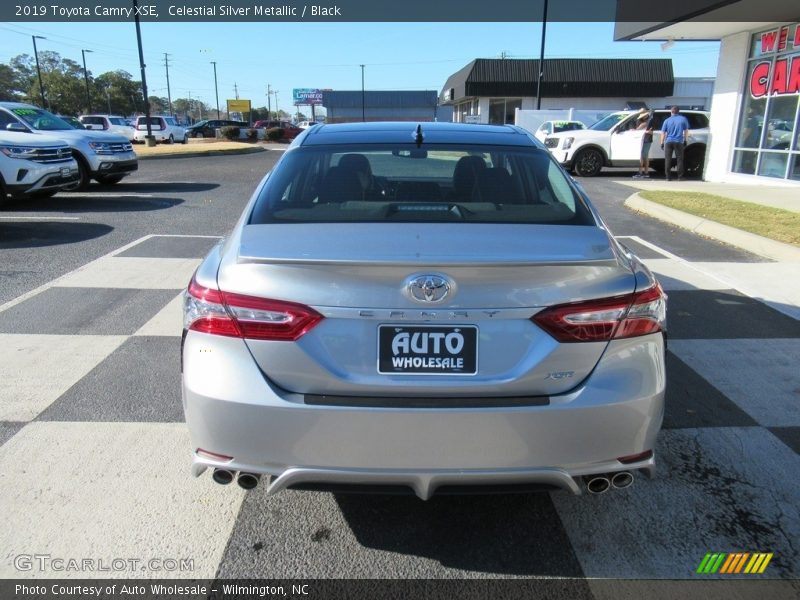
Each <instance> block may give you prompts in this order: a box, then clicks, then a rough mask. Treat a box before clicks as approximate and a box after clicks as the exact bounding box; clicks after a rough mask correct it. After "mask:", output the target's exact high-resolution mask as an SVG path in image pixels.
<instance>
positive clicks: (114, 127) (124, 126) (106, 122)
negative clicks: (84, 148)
mask: <svg viewBox="0 0 800 600" xmlns="http://www.w3.org/2000/svg"><path fill="white" fill-rule="evenodd" d="M78 120H79V121H80V122H81V124H83V126H84V127H85V128H86V129H93V130H98V131H110V132H111V133H118V134H120V135H124V136H125V137H126V138H128V141H129V142H132V141H133V136H134V133H136V129H134V128H133V127H132V126H130V125H128V122H127V121H126V120H125V117H119V116H116V115H82V116H80V117H78Z"/></svg>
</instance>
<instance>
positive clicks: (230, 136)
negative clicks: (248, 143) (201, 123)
mask: <svg viewBox="0 0 800 600" xmlns="http://www.w3.org/2000/svg"><path fill="white" fill-rule="evenodd" d="M240 132H241V129H240V128H239V127H235V126H227V127H220V129H219V133H220V135H221V136H222V137H224V138H225V139H226V140H238V139H239V135H240Z"/></svg>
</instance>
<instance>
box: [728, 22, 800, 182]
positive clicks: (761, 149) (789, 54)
mask: <svg viewBox="0 0 800 600" xmlns="http://www.w3.org/2000/svg"><path fill="white" fill-rule="evenodd" d="M798 40H800V23H795V24H792V25H784V26H779V27H775V28H773V29H770V30H768V31H763V32H761V33H758V34H756V35H754V36H753V40H752V43H751V45H750V59H749V60H748V65H747V77H746V79H745V89H744V94H743V101H742V111H741V114H740V116H739V128H738V130H737V134H736V146H735V148H734V154H733V165H732V170H733V171H734V172H735V173H746V174H751V175H752V174H757V175H761V176H763V177H777V178H790V179H797V178H798V173H797V170H798V164H799V163H800V158H798V151H799V150H800V147H798V143H799V142H798V130H799V129H800V41H798ZM751 149H752V150H751Z"/></svg>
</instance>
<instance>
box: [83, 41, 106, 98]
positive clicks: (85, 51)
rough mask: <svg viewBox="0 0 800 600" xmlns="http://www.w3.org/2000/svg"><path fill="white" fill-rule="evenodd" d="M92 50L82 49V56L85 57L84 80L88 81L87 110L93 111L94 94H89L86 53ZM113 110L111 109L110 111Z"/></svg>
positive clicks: (87, 82) (87, 83) (87, 85)
mask: <svg viewBox="0 0 800 600" xmlns="http://www.w3.org/2000/svg"><path fill="white" fill-rule="evenodd" d="M87 52H91V50H81V56H82V57H83V80H84V81H85V82H86V110H87V111H88V112H89V113H91V112H92V96H91V95H90V94H89V73H88V71H86V53H87ZM110 112H111V111H109V113H110Z"/></svg>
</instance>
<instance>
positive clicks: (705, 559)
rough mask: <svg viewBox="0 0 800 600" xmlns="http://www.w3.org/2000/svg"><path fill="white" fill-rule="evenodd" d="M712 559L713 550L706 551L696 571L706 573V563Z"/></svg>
mask: <svg viewBox="0 0 800 600" xmlns="http://www.w3.org/2000/svg"><path fill="white" fill-rule="evenodd" d="M710 560H711V552H708V553H706V555H705V556H704V557H703V560H701V561H700V566H699V567H697V571H695V572H696V573H705V572H706V565H707V564H708V562H709V561H710Z"/></svg>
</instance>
